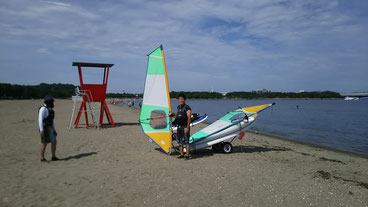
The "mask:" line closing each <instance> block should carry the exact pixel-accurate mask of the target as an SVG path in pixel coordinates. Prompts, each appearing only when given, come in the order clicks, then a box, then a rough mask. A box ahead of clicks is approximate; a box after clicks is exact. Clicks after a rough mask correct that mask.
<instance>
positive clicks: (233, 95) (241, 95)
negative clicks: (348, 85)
mask: <svg viewBox="0 0 368 207" xmlns="http://www.w3.org/2000/svg"><path fill="white" fill-rule="evenodd" d="M226 98H228V99H263V98H317V99H323V98H342V97H341V95H340V94H339V93H336V92H332V91H323V92H301V93H292V92H267V93H255V92H242V91H239V92H230V93H227V94H226Z"/></svg>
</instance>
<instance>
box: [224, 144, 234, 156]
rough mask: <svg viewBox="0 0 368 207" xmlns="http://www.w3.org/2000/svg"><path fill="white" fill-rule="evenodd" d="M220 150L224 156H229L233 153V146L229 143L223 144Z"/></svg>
mask: <svg viewBox="0 0 368 207" xmlns="http://www.w3.org/2000/svg"><path fill="white" fill-rule="evenodd" d="M222 150H223V151H224V153H225V154H230V153H231V152H232V151H233V145H231V143H230V142H225V143H224V144H223V147H222Z"/></svg>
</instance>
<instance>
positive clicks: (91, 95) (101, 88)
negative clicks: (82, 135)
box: [73, 62, 115, 128]
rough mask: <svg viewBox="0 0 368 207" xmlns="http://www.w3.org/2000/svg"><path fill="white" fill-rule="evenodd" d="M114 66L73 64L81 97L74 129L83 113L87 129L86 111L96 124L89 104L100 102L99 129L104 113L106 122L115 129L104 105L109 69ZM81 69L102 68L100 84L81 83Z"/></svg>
mask: <svg viewBox="0 0 368 207" xmlns="http://www.w3.org/2000/svg"><path fill="white" fill-rule="evenodd" d="M113 65H114V64H106V63H84V62H73V66H77V67H78V73H79V81H80V86H81V90H80V91H81V92H82V93H81V95H82V97H83V100H82V104H81V106H80V109H79V112H78V116H77V118H76V120H75V122H74V127H75V128H77V127H78V124H79V120H80V117H81V115H82V112H84V114H85V117H86V125H87V127H89V124H88V114H87V111H91V116H92V120H93V122H94V123H95V124H96V121H95V113H94V110H93V108H94V107H92V106H91V102H100V103H101V110H100V122H99V127H102V124H103V116H104V113H105V114H106V117H107V121H108V122H109V124H110V125H112V126H113V127H115V123H114V120H113V119H112V116H111V114H110V110H109V108H108V107H107V104H106V100H105V99H106V88H107V81H108V78H109V71H110V68H111V67H112V66H113ZM82 67H86V68H103V69H104V75H103V79H102V84H85V83H83V75H82ZM87 104H88V106H89V108H90V109H89V110H88V109H87Z"/></svg>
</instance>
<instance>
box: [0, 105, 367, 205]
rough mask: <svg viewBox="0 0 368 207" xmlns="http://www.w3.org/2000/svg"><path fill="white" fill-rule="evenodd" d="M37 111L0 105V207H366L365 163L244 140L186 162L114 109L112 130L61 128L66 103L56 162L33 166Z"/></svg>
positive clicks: (250, 137) (273, 141)
mask: <svg viewBox="0 0 368 207" xmlns="http://www.w3.org/2000/svg"><path fill="white" fill-rule="evenodd" d="M41 104H42V101H41V100H34V101H31V100H14V101H0V116H1V122H0V131H1V132H0V141H1V144H0V157H1V159H0V183H1V188H0V206H368V159H367V158H363V157H359V156H354V155H351V154H346V153H341V152H335V151H331V150H326V149H321V148H316V147H312V146H308V145H303V144H299V143H294V142H290V141H285V140H282V139H278V138H275V137H270V136H265V135H260V134H254V133H247V134H246V135H245V137H244V138H243V139H242V140H238V139H236V140H235V141H234V142H233V145H234V152H233V153H232V154H222V153H213V152H212V150H210V149H204V150H200V151H195V152H193V159H192V160H189V161H184V160H182V159H177V158H176V155H175V156H174V155H172V156H168V155H166V154H164V153H162V152H161V150H160V149H158V148H157V147H156V146H155V145H154V144H152V143H150V142H149V141H148V139H147V137H146V136H145V135H144V134H143V132H142V131H141V128H140V126H139V125H138V124H137V120H138V116H139V110H138V109H131V108H127V107H119V106H115V105H109V107H110V110H111V113H112V116H113V118H114V121H115V122H116V124H117V127H115V128H104V129H86V128H78V129H72V130H71V131H68V129H67V126H68V123H69V119H70V114H71V109H72V101H70V100H56V102H55V105H56V107H55V112H56V120H55V123H56V129H57V131H58V134H59V136H58V138H57V139H58V149H57V155H58V157H59V158H62V160H61V161H57V162H48V163H40V161H39V142H40V138H39V135H38V128H37V127H38V126H37V125H38V124H37V110H38V107H39V106H40V105H41ZM83 120H84V117H82V121H83ZM203 126H204V125H201V126H195V127H194V128H193V130H192V131H196V130H198V129H200V128H202V127H203ZM50 156H51V155H50V148H49V146H48V148H47V152H46V157H47V159H50Z"/></svg>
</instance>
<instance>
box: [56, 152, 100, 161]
mask: <svg viewBox="0 0 368 207" xmlns="http://www.w3.org/2000/svg"><path fill="white" fill-rule="evenodd" d="M95 154H97V152H88V153H81V154H77V155H73V156H69V157H65V158H62V159H60V161H68V160H71V159H80V158H83V157H88V156H91V155H95Z"/></svg>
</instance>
